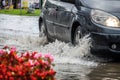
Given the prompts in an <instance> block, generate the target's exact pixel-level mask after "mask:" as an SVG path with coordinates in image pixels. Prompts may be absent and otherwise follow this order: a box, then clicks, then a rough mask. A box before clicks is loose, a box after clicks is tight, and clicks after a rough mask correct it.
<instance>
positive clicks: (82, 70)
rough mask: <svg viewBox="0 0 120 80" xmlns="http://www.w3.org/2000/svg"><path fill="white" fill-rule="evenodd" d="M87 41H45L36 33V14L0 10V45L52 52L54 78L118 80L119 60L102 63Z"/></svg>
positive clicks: (21, 49)
mask: <svg viewBox="0 0 120 80" xmlns="http://www.w3.org/2000/svg"><path fill="white" fill-rule="evenodd" d="M89 41H90V39H89V38H87V37H84V38H83V39H81V43H80V44H79V45H78V46H76V47H75V46H73V45H71V43H64V42H61V41H58V40H56V41H55V42H52V43H48V44H46V39H45V37H39V29H38V17H26V16H12V15H2V14H0V48H2V47H3V46H4V45H9V46H16V47H17V49H18V50H19V51H27V50H29V51H37V52H42V53H51V54H52V55H53V56H54V57H55V64H56V66H55V70H56V71H57V74H56V78H57V80H120V68H119V67H120V64H119V63H101V62H99V61H102V60H101V59H100V60H99V59H97V58H95V57H92V56H91V55H90V53H89V46H90V44H89ZM88 55H90V56H91V58H89V57H85V56H88ZM96 61H97V62H96Z"/></svg>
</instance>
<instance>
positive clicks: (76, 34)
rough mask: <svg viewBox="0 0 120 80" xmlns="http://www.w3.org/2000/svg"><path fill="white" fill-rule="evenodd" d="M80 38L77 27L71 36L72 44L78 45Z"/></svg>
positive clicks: (80, 34)
mask: <svg viewBox="0 0 120 80" xmlns="http://www.w3.org/2000/svg"><path fill="white" fill-rule="evenodd" d="M81 37H82V31H81V28H80V27H77V28H76V30H75V32H74V36H73V44H74V45H77V44H79V41H80V38H81Z"/></svg>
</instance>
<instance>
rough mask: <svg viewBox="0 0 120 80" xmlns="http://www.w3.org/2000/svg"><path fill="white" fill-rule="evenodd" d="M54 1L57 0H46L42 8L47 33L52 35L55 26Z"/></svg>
mask: <svg viewBox="0 0 120 80" xmlns="http://www.w3.org/2000/svg"><path fill="white" fill-rule="evenodd" d="M56 1H57V0H46V4H45V6H44V9H43V12H44V13H43V14H44V17H45V23H46V26H47V31H48V34H49V35H50V36H52V37H54V34H55V27H54V24H53V22H54V21H55V20H56V16H57V15H56V11H55V10H56V5H55V4H56Z"/></svg>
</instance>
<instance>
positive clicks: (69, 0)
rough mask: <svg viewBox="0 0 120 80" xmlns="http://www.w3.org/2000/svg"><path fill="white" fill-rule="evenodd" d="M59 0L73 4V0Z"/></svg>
mask: <svg viewBox="0 0 120 80" xmlns="http://www.w3.org/2000/svg"><path fill="white" fill-rule="evenodd" d="M60 1H62V2H67V3H71V4H75V0H60Z"/></svg>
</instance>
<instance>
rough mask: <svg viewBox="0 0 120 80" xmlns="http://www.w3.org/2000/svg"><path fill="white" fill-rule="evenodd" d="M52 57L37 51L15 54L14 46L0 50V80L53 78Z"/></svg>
mask: <svg viewBox="0 0 120 80" xmlns="http://www.w3.org/2000/svg"><path fill="white" fill-rule="evenodd" d="M52 61H53V57H51V55H50V54H49V55H48V54H47V55H43V54H42V53H37V52H33V53H30V52H26V53H24V54H23V55H21V56H18V55H17V51H16V48H15V47H12V48H10V47H8V46H6V47H4V49H1V50H0V80H38V79H42V80H48V78H49V80H55V78H54V76H55V73H56V72H55V71H54V70H53V69H52Z"/></svg>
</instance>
